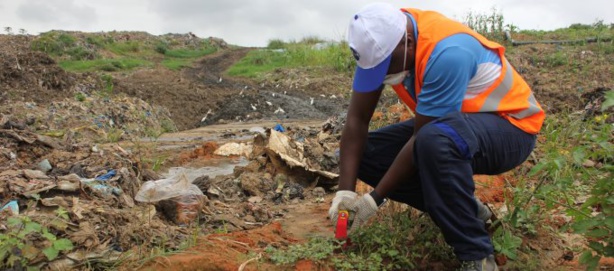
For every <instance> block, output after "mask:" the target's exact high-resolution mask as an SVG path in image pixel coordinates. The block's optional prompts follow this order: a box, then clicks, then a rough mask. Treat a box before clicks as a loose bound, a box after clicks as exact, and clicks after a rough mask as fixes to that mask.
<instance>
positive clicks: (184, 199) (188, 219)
mask: <svg viewBox="0 0 614 271" xmlns="http://www.w3.org/2000/svg"><path fill="white" fill-rule="evenodd" d="M204 196H205V195H204V194H203V192H202V191H201V190H200V188H198V186H196V185H194V184H192V183H191V182H190V181H189V180H188V177H187V176H186V175H185V173H183V172H182V173H180V174H177V175H175V176H173V177H171V178H168V179H161V180H157V181H148V182H145V183H144V184H143V186H141V189H140V190H139V192H137V194H136V197H135V199H136V200H137V201H140V202H152V203H157V205H158V207H159V208H160V209H161V211H162V213H163V214H164V215H165V216H166V218H167V219H169V220H172V221H173V222H175V223H177V224H178V225H180V226H183V225H188V224H190V223H192V222H193V221H197V220H198V216H199V214H200V209H201V207H202V204H203V199H204Z"/></svg>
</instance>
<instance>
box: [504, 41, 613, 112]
mask: <svg viewBox="0 0 614 271" xmlns="http://www.w3.org/2000/svg"><path fill="white" fill-rule="evenodd" d="M597 50H599V47H598V45H595V44H589V45H586V46H575V47H574V46H565V47H564V48H563V47H561V46H560V45H544V44H542V45H540V44H536V45H526V46H521V47H514V48H510V50H509V53H507V56H508V59H509V61H510V63H511V64H512V65H513V66H514V68H516V70H517V71H518V72H519V73H520V74H521V75H522V76H523V77H524V78H525V80H526V81H527V83H528V84H529V85H530V86H531V88H532V89H533V91H534V92H535V95H536V98H537V100H538V101H539V102H540V103H541V105H542V107H543V108H544V109H545V110H546V113H558V112H572V111H578V110H583V109H584V106H585V104H586V103H587V102H589V101H588V100H586V99H584V97H583V96H584V95H585V94H586V93H588V92H592V91H594V90H597V89H600V88H606V89H608V88H610V89H611V88H612V86H613V85H614V81H613V77H612V72H613V68H612V61H613V60H614V59H613V57H612V54H601V53H598V52H596V51H597ZM570 67H571V68H572V69H573V70H572V71H570V70H569V69H570Z"/></svg>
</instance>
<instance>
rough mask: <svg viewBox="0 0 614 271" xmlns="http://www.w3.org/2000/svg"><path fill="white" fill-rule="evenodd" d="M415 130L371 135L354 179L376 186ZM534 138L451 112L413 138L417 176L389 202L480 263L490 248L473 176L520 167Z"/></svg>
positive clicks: (491, 118)
mask: <svg viewBox="0 0 614 271" xmlns="http://www.w3.org/2000/svg"><path fill="white" fill-rule="evenodd" d="M413 132H414V121H413V120H408V121H405V122H401V123H397V124H393V125H390V126H386V127H384V128H381V129H379V130H376V131H371V132H369V138H368V141H367V146H366V149H365V152H364V155H363V157H362V160H361V165H360V171H359V173H358V177H359V178H360V179H361V180H362V181H364V182H366V183H368V184H369V185H371V186H373V187H375V186H376V185H377V183H378V182H379V181H380V180H381V178H382V177H383V176H384V174H385V173H386V171H387V170H388V168H389V167H390V165H391V164H392V162H393V161H394V159H395V158H396V156H397V154H398V153H399V151H400V150H401V148H402V147H403V146H404V145H405V144H406V143H407V142H408V141H409V138H410V137H411V136H412V134H413ZM535 138H536V137H535V135H531V134H528V133H525V132H524V131H522V130H520V129H518V128H516V127H515V126H513V125H512V124H510V123H509V122H508V121H507V120H505V119H503V118H501V117H499V116H498V115H495V114H490V113H472V114H468V113H459V112H454V113H450V114H448V115H446V116H444V117H441V118H439V119H437V120H435V121H433V122H431V123H429V124H427V125H425V126H424V127H422V129H421V130H420V131H419V132H418V134H417V135H416V142H415V146H414V160H415V163H416V168H417V172H416V174H415V175H414V176H412V178H410V179H408V180H405V181H404V182H403V183H402V184H401V185H400V187H398V188H397V189H396V190H395V191H394V192H393V193H390V194H388V195H386V196H387V197H388V198H389V199H391V200H394V201H399V202H403V203H406V204H409V205H410V206H412V207H414V208H417V209H419V210H421V211H424V212H427V213H428V214H429V215H430V216H431V218H432V219H433V221H434V222H435V224H437V226H439V228H440V229H441V231H442V232H443V235H444V237H445V239H446V242H447V243H448V244H449V245H450V246H452V247H453V248H454V253H455V254H456V256H457V257H458V258H459V259H460V260H463V261H468V260H479V259H483V258H485V257H486V256H488V255H489V254H492V253H493V246H492V243H491V241H490V238H489V236H488V233H487V232H486V229H485V227H484V222H483V221H482V220H480V219H479V218H478V217H477V208H478V207H477V203H476V201H475V198H474V190H475V184H474V182H473V174H486V175H496V174H500V173H503V172H506V171H508V170H510V169H513V168H514V167H516V166H518V165H520V164H521V163H522V162H523V161H525V159H526V158H527V157H528V156H529V154H530V153H531V151H532V150H533V148H534V146H535Z"/></svg>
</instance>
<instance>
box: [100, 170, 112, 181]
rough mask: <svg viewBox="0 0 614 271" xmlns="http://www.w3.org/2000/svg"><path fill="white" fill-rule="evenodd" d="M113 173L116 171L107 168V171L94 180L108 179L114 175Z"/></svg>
mask: <svg viewBox="0 0 614 271" xmlns="http://www.w3.org/2000/svg"><path fill="white" fill-rule="evenodd" d="M115 174H117V173H116V172H115V170H114V169H112V170H109V172H107V173H105V174H103V175H100V176H98V177H96V178H95V180H96V181H108V180H110V179H111V178H113V177H115Z"/></svg>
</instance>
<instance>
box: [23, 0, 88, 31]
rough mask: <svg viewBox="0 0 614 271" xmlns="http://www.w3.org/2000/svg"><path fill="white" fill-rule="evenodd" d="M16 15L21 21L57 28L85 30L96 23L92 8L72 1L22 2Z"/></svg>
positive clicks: (41, 0)
mask: <svg viewBox="0 0 614 271" xmlns="http://www.w3.org/2000/svg"><path fill="white" fill-rule="evenodd" d="M17 15H18V16H19V18H20V19H21V20H23V21H27V22H32V23H37V24H43V25H49V26H51V27H58V28H61V27H68V28H71V29H79V28H87V27H89V26H91V25H93V24H95V23H96V22H97V14H96V9H95V8H94V7H92V6H87V5H82V4H77V3H75V1H73V0H52V1H48V0H30V1H24V2H21V3H20V4H19V6H18V7H17Z"/></svg>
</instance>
